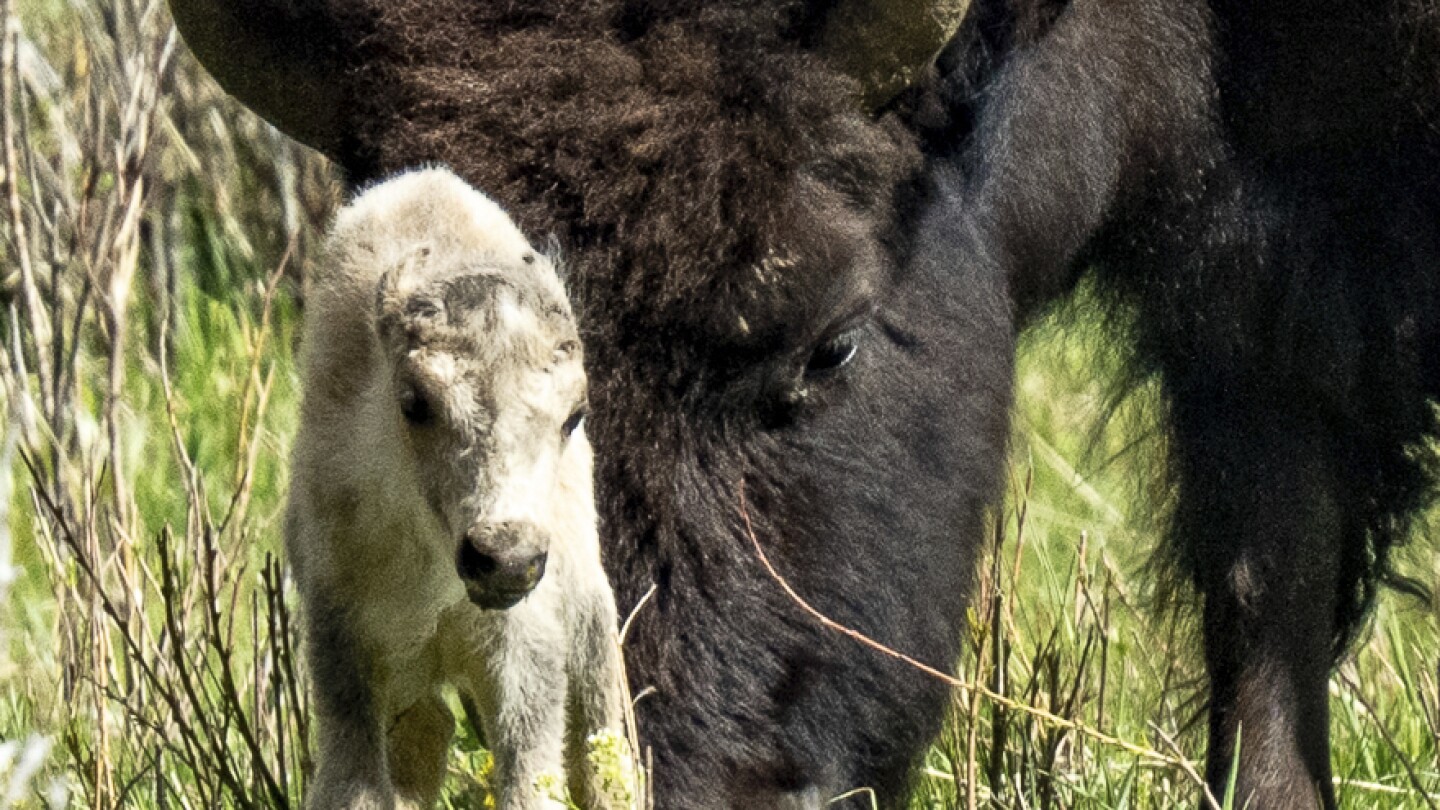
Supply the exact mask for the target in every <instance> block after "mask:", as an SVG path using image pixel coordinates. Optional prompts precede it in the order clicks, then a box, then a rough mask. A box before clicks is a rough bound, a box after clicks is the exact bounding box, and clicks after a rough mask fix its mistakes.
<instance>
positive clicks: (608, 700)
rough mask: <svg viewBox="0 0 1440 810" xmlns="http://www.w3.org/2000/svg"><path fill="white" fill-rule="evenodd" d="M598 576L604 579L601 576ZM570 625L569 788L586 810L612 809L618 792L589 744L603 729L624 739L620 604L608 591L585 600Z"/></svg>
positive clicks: (607, 589) (607, 588)
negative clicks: (617, 614) (572, 630)
mask: <svg viewBox="0 0 1440 810" xmlns="http://www.w3.org/2000/svg"><path fill="white" fill-rule="evenodd" d="M596 575H597V576H600V574H599V572H598V571H597V572H596ZM568 624H569V625H570V626H572V627H574V628H576V630H575V635H574V637H573V638H572V639H571V640H570V645H569V655H570V662H569V665H568V667H567V670H568V674H569V679H570V718H569V741H568V744H567V748H568V749H569V757H568V759H569V771H570V786H571V787H570V789H571V793H572V794H573V795H574V797H575V801H576V803H577V804H578V805H580V806H581V807H584V808H587V810H592V809H593V810H602V809H603V808H608V807H611V806H612V804H613V802H611V801H610V799H609V796H610V795H612V794H613V793H614V791H612V790H606V785H605V778H604V776H603V774H601V773H599V772H598V771H597V769H596V767H595V763H593V762H592V761H591V760H590V757H589V756H588V754H589V745H588V739H589V737H590V735H592V734H594V733H595V732H597V731H600V730H602V729H604V730H607V731H609V732H610V733H612V734H616V735H619V736H620V737H621V738H622V739H623V738H624V737H625V695H624V687H623V684H622V681H623V678H624V667H623V666H622V665H621V661H620V639H619V635H618V629H617V625H616V617H615V600H614V597H612V596H611V595H610V592H609V587H608V586H607V587H606V588H605V589H604V590H603V592H601V593H597V594H595V595H594V596H593V598H591V599H587V600H584V602H583V603H582V604H580V605H579V606H578V609H577V613H576V614H575V615H574V617H573V620H572V621H570V622H568ZM629 764H630V763H624V765H626V766H628V765H629Z"/></svg>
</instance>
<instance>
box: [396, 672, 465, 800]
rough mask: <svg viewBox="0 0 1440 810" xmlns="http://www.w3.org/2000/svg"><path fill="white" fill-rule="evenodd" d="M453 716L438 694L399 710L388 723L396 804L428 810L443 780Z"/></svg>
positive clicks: (437, 795) (436, 796)
mask: <svg viewBox="0 0 1440 810" xmlns="http://www.w3.org/2000/svg"><path fill="white" fill-rule="evenodd" d="M454 730H455V718H454V717H453V716H452V715H451V714H450V710H449V708H447V707H446V706H445V701H444V700H442V699H441V698H440V696H439V695H430V696H428V697H425V698H422V699H421V700H419V701H417V702H416V703H415V705H413V706H411V707H410V708H409V709H406V710H405V711H404V712H401V714H400V716H399V717H397V718H395V722H394V723H393V724H392V725H391V727H390V737H389V754H390V756H389V766H390V780H391V782H392V783H393V784H394V786H395V792H396V794H397V795H398V797H399V800H400V801H399V807H401V808H405V810H409V809H410V808H414V809H415V810H422V808H423V810H429V808H432V807H434V806H435V802H436V801H438V800H439V798H440V787H441V786H442V785H443V784H444V782H445V757H446V754H447V753H448V752H449V749H450V736H451V734H452V733H453V732H454Z"/></svg>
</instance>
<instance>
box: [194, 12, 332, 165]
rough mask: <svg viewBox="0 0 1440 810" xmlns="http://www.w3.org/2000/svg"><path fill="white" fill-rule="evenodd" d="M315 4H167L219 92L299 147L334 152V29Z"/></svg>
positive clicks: (328, 152)
mask: <svg viewBox="0 0 1440 810" xmlns="http://www.w3.org/2000/svg"><path fill="white" fill-rule="evenodd" d="M325 5H326V4H325V3H321V2H316V0H170V13H171V14H172V15H173V16H174V18H175V27H176V28H178V29H180V34H181V36H183V37H184V38H185V44H187V45H189V46H190V50H191V51H192V52H193V53H194V54H195V56H196V58H197V59H199V60H200V63H201V64H202V65H204V66H205V69H206V70H208V71H210V74H211V75H212V76H214V77H215V80H216V81H217V82H219V83H220V86H221V87H223V88H224V89H225V92H227V93H229V94H230V95H232V96H234V97H235V98H237V99H239V100H240V102H241V103H242V104H244V105H245V106H247V107H249V108H250V109H252V110H254V111H255V112H257V113H259V114H260V117H262V118H264V119H265V120H266V121H269V122H270V123H271V124H273V125H275V127H276V128H277V129H279V130H280V131H281V132H284V133H285V134H286V135H289V136H290V137H292V138H295V139H296V140H298V141H300V142H301V143H304V144H307V145H309V146H312V147H314V148H316V149H319V150H320V151H322V152H325V153H326V154H328V155H330V156H332V157H334V156H336V155H337V154H338V153H339V151H340V144H341V132H342V131H343V128H342V126H341V124H340V111H341V109H342V108H343V104H342V100H343V98H344V91H343V86H342V81H343V79H344V71H343V64H342V57H341V54H342V53H343V51H344V49H343V47H342V38H341V36H340V33H339V28H338V26H337V25H336V23H335V20H333V19H332V18H331V17H330V16H329V15H328V13H327V12H326V11H325V9H324V6H325Z"/></svg>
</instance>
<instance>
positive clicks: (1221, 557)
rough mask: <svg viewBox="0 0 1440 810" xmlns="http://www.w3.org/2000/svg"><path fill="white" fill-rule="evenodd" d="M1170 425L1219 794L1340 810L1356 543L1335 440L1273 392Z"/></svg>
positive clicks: (1190, 409) (1178, 412) (1183, 415)
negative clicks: (1347, 611) (1336, 743)
mask: <svg viewBox="0 0 1440 810" xmlns="http://www.w3.org/2000/svg"><path fill="white" fill-rule="evenodd" d="M1197 399H1198V400H1199V401H1196V400H1197ZM1174 414H1175V418H1176V424H1175V427H1176V440H1177V442H1176V447H1175V448H1174V449H1175V453H1176V458H1175V459H1174V461H1175V462H1176V463H1177V465H1178V466H1177V472H1178V473H1179V484H1180V494H1181V501H1180V504H1179V509H1178V513H1177V515H1176V524H1175V530H1176V532H1177V533H1178V537H1177V538H1176V539H1177V540H1179V541H1180V542H1181V543H1182V549H1183V553H1184V554H1185V555H1186V561H1187V562H1188V564H1189V566H1190V568H1191V571H1192V574H1193V575H1194V577H1195V581H1196V584H1197V585H1198V587H1199V590H1200V592H1201V596H1202V598H1203V600H1204V609H1203V610H1204V641H1205V658H1206V665H1207V667H1208V669H1209V674H1210V691H1211V704H1210V750H1209V757H1208V766H1207V769H1206V770H1207V780H1208V782H1209V783H1210V787H1211V790H1212V791H1214V793H1215V795H1216V796H1224V795H1225V794H1224V791H1225V789H1226V787H1227V785H1228V783H1229V780H1230V779H1231V778H1233V779H1234V780H1235V788H1236V790H1235V796H1236V805H1235V806H1236V807H1250V808H1255V810H1270V809H1271V808H1307V809H1308V808H1316V807H1324V808H1334V807H1335V806H1336V805H1335V794H1334V790H1333V787H1332V785H1331V778H1330V760H1329V745H1328V739H1329V714H1328V706H1327V682H1328V679H1329V674H1330V670H1331V666H1332V665H1333V663H1334V655H1335V651H1336V633H1337V628H1336V606H1337V604H1338V596H1339V594H1338V592H1337V589H1338V587H1339V582H1340V578H1339V566H1340V560H1341V553H1342V549H1343V544H1344V543H1346V542H1347V541H1355V539H1354V538H1352V537H1349V536H1347V535H1348V533H1349V532H1350V531H1351V529H1350V528H1349V525H1348V524H1347V516H1346V515H1345V514H1344V510H1343V509H1342V508H1341V501H1342V492H1341V487H1342V486H1343V484H1342V474H1341V470H1340V468H1339V467H1338V466H1337V462H1338V459H1337V455H1338V451H1337V448H1336V446H1335V439H1334V437H1333V436H1332V435H1331V434H1330V433H1329V432H1328V430H1327V429H1326V427H1325V425H1324V424H1322V422H1321V420H1320V418H1319V417H1318V416H1317V415H1310V414H1306V413H1305V412H1304V410H1303V405H1302V404H1300V403H1295V402H1294V401H1293V400H1290V401H1287V400H1285V399H1283V398H1280V397H1279V396H1278V394H1276V393H1274V392H1255V393H1253V394H1251V395H1249V396H1247V397H1245V398H1244V399H1242V400H1240V401H1236V400H1235V399H1234V398H1231V397H1220V396H1217V397H1208V398H1196V399H1182V400H1181V401H1179V402H1177V403H1176V404H1175V409H1174ZM1237 747H1238V748H1239V756H1238V760H1237V758H1236V756H1235V751H1236V748H1237ZM1237 762H1238V769H1232V765H1233V764H1234V763H1237ZM1232 770H1233V776H1232Z"/></svg>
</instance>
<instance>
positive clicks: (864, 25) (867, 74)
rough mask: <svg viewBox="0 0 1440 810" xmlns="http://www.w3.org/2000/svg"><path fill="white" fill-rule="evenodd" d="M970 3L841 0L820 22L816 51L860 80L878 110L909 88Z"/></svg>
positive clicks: (865, 99)
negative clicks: (819, 35)
mask: <svg viewBox="0 0 1440 810" xmlns="http://www.w3.org/2000/svg"><path fill="white" fill-rule="evenodd" d="M969 6H970V0H841V2H840V3H839V4H838V5H837V6H836V7H835V9H834V10H833V11H831V12H830V15H829V17H828V18H827V19H826V21H825V33H824V36H823V37H822V39H821V42H820V48H821V52H822V53H823V54H824V55H825V57H826V58H827V59H828V60H829V61H830V63H831V64H833V65H835V66H836V67H838V68H839V69H840V70H841V71H843V72H844V73H846V74H848V75H849V76H851V77H852V78H854V79H855V80H856V81H858V82H860V86H861V88H862V92H863V93H864V96H863V98H862V102H863V103H864V105H865V108H866V109H868V110H878V109H880V108H881V107H883V106H885V104H886V103H888V102H889V101H890V100H891V99H893V98H895V97H896V96H897V95H899V94H900V92H901V91H903V90H904V89H905V88H906V87H909V86H910V85H911V84H913V83H914V82H915V81H916V80H917V79H918V78H919V77H920V74H921V73H922V72H923V71H924V70H925V69H926V68H927V67H929V66H930V65H931V63H933V62H934V61H935V57H936V56H938V55H939V54H940V51H941V50H942V49H943V48H944V47H945V44H946V43H948V42H949V41H950V38H951V37H953V36H955V32H956V31H957V30H959V28H960V22H961V20H963V19H964V18H965V10H966V9H967V8H969Z"/></svg>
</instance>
